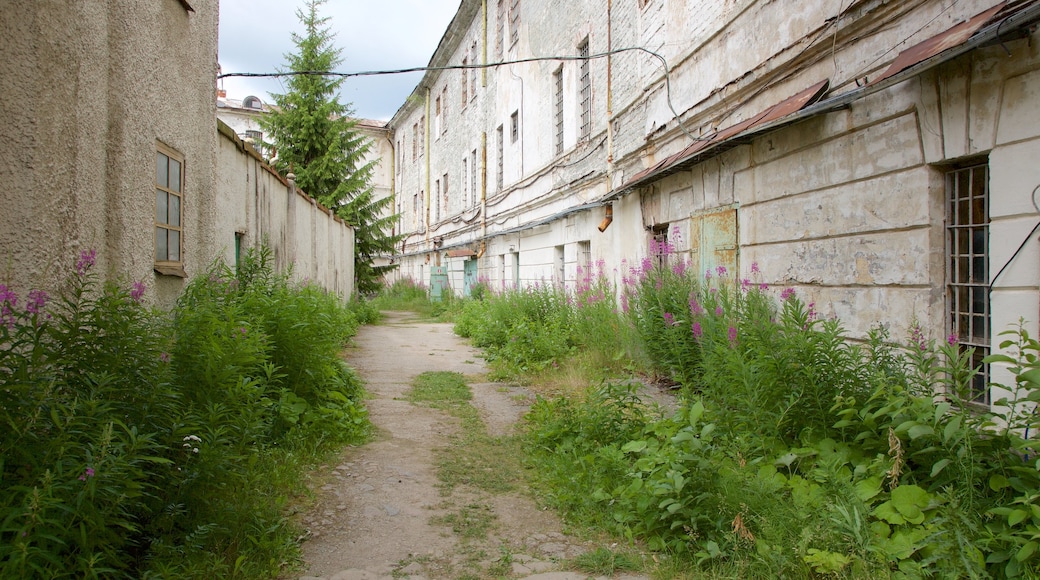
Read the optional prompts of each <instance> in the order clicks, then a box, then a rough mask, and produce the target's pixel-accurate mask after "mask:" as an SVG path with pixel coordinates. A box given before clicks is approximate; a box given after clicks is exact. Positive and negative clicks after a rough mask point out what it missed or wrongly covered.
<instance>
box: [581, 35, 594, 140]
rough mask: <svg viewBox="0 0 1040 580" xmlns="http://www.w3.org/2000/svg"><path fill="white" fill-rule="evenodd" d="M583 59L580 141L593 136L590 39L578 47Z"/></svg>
mask: <svg viewBox="0 0 1040 580" xmlns="http://www.w3.org/2000/svg"><path fill="white" fill-rule="evenodd" d="M578 56H579V57H581V59H582V60H581V61H579V62H580V63H581V66H580V68H579V69H578V100H579V101H580V102H581V130H580V131H579V135H578V139H579V140H585V139H588V138H589V136H590V135H592V79H591V78H590V75H589V39H588V38H586V39H585V42H582V43H581V46H579V47H578Z"/></svg>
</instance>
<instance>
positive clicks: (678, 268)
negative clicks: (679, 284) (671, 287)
mask: <svg viewBox="0 0 1040 580" xmlns="http://www.w3.org/2000/svg"><path fill="white" fill-rule="evenodd" d="M686 265H687V264H686V260H679V261H678V262H676V264H675V265H674V266H672V273H673V274H675V275H676V276H682V275H683V274H685V273H686Z"/></svg>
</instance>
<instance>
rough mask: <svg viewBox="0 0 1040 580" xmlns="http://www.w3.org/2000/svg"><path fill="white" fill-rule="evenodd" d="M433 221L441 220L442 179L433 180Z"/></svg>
mask: <svg viewBox="0 0 1040 580" xmlns="http://www.w3.org/2000/svg"><path fill="white" fill-rule="evenodd" d="M433 187H434V189H433V221H434V222H439V221H441V180H439V179H438V180H437V181H434V182H433Z"/></svg>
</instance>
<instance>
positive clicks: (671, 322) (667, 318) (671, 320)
mask: <svg viewBox="0 0 1040 580" xmlns="http://www.w3.org/2000/svg"><path fill="white" fill-rule="evenodd" d="M664 323H665V324H666V325H668V326H675V317H674V316H672V313H671V312H665V313H664Z"/></svg>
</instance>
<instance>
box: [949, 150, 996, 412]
mask: <svg viewBox="0 0 1040 580" xmlns="http://www.w3.org/2000/svg"><path fill="white" fill-rule="evenodd" d="M946 193H947V209H946V256H947V262H946V263H947V281H946V305H947V311H948V313H949V324H950V329H949V330H950V333H951V334H954V333H955V334H956V335H957V339H958V341H959V344H960V345H961V347H962V348H967V347H975V354H974V356H973V360H972V364H974V365H975V366H981V371H980V372H979V374H977V375H976V376H975V377H974V378H973V379H972V385H971V391H972V392H971V395H972V398H973V399H974V401H975V402H977V403H982V404H987V405H988V404H990V402H991V399H990V392H989V365H986V364H983V363H982V359H983V358H984V357H986V356H987V355H988V354H989V350H990V311H989V307H990V300H989V298H990V290H989V167H988V165H986V164H985V163H983V164H979V165H972V166H970V167H963V168H957V169H954V170H952V171H949V172H947V173H946Z"/></svg>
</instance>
